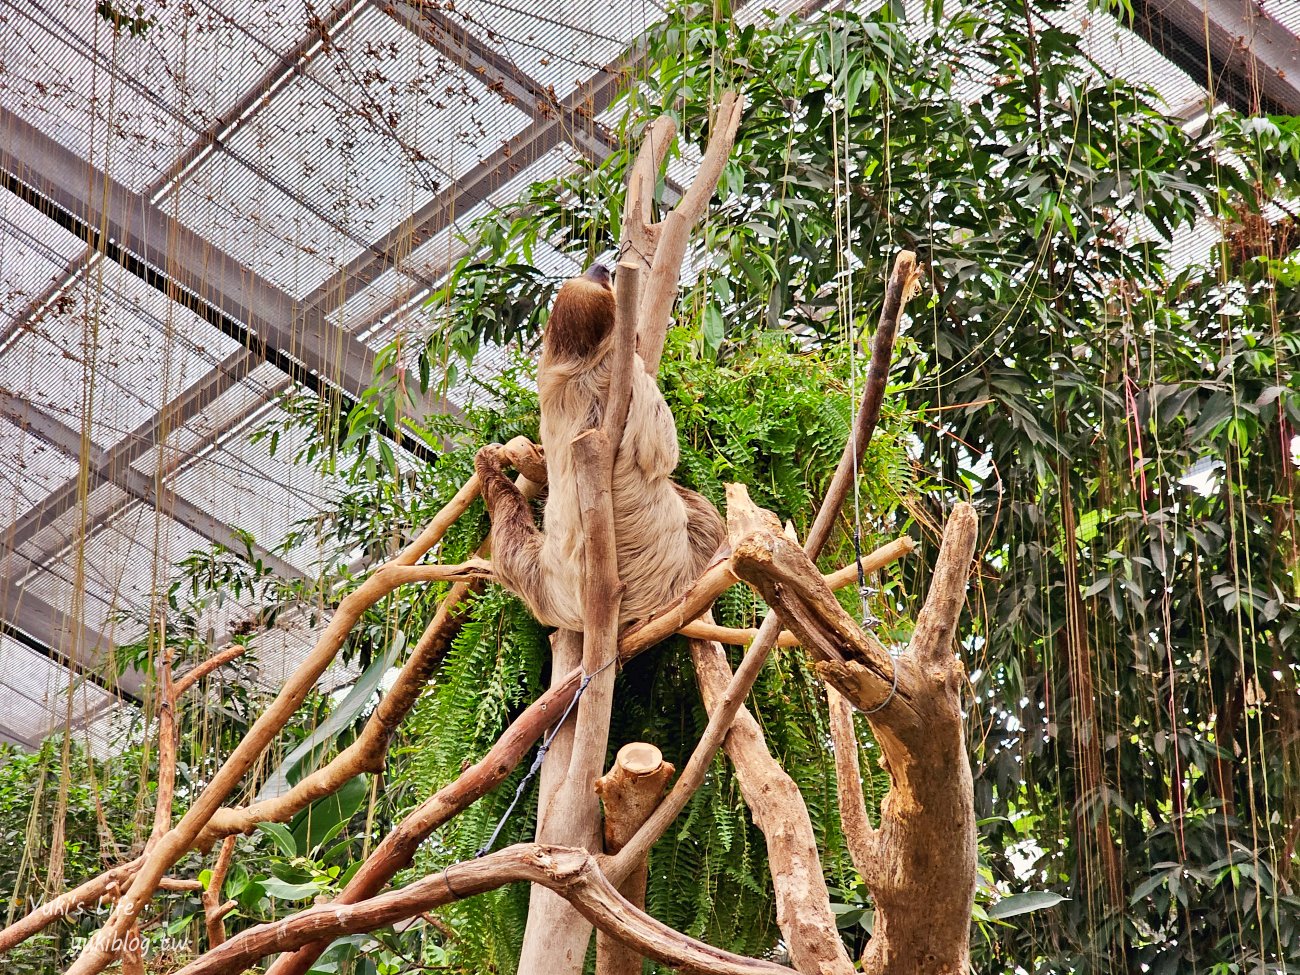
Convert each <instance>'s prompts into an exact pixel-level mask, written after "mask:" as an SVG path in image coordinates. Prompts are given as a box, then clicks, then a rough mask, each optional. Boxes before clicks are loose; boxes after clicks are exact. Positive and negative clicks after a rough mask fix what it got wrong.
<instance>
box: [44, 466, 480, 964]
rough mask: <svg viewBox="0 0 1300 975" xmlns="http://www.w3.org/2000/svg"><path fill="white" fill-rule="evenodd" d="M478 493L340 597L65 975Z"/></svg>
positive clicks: (150, 890) (102, 943) (122, 932)
mask: <svg viewBox="0 0 1300 975" xmlns="http://www.w3.org/2000/svg"><path fill="white" fill-rule="evenodd" d="M477 494H478V484H477V479H476V478H471V479H470V480H469V481H468V482H466V484H465V485H464V486H463V487H462V488H461V489H460V490H459V491H458V492H457V493H456V495H455V497H453V498H452V500H451V501H450V502H448V504H447V505H445V506H444V507H443V508H442V510H441V511H439V512H438V514H437V515H436V516H435V517H434V518H433V520H432V521H431V522H430V523H429V525H428V526H427V527H426V528H425V529H424V531H422V532H421V533H420V535H419V537H417V538H416V539H415V540H414V541H413V542H411V543H410V544H409V545H407V546H406V548H404V549H403V550H402V552H401V553H399V554H398V555H397V556H396V557H395V558H393V559H392V560H391V561H390V562H388V563H385V564H384V565H382V566H380V567H379V568H378V569H377V570H376V571H375V572H373V573H372V574H371V575H370V576H369V577H368V578H367V579H366V581H365V582H363V583H362V584H361V585H360V586H359V587H358V588H357V589H355V590H354V591H353V592H351V593H349V594H348V595H347V596H345V597H344V598H343V600H342V601H341V602H340V603H339V606H338V608H337V609H336V610H335V613H334V616H333V618H332V619H331V620H330V623H329V625H328V626H327V627H326V628H325V631H324V632H323V633H322V634H321V636H320V638H319V639H318V640H317V643H316V645H315V647H313V648H312V651H311V652H310V653H309V654H308V655H307V658H306V660H304V661H303V663H302V664H301V665H300V666H299V668H298V670H297V671H295V673H294V674H293V676H292V677H290V678H289V680H288V681H286V683H285V685H284V687H283V688H281V690H280V693H279V694H278V695H277V696H276V698H275V700H274V701H273V702H272V703H271V705H270V706H269V707H268V708H267V709H266V710H265V711H263V712H262V714H261V715H260V716H259V717H258V719H257V720H256V721H255V722H254V723H253V727H252V728H250V729H249V731H248V733H247V734H246V735H245V736H244V738H243V739H242V740H241V741H240V743H239V744H238V745H237V746H236V747H235V749H234V751H233V752H231V754H230V755H229V757H227V759H226V760H225V762H223V763H222V765H221V767H220V768H218V770H217V771H216V773H215V774H214V775H213V776H212V779H211V780H210V781H209V782H208V784H207V786H206V787H205V788H204V790H203V791H202V792H201V793H200V794H199V796H198V798H197V799H196V800H195V801H194V804H193V805H192V806H191V807H190V808H189V810H188V811H187V812H186V813H185V815H184V816H182V817H181V819H180V820H179V821H178V822H177V823H176V824H175V825H174V826H172V827H171V828H170V829H169V830H167V831H166V832H165V833H163V834H162V835H161V836H159V837H157V838H156V842H155V843H154V844H153V845H152V847H151V849H150V850H149V851H148V852H147V853H146V854H145V856H144V863H143V864H141V865H140V867H139V869H138V870H137V871H136V873H135V875H134V877H133V879H132V880H131V886H130V888H129V889H128V890H127V892H126V894H125V896H123V897H121V898H119V899H118V901H117V904H116V905H115V906H114V909H113V912H112V914H111V915H110V916H109V919H108V921H107V922H106V923H105V924H104V927H103V928H101V929H100V931H98V932H96V933H95V934H93V935H91V937H90V938H88V939H87V941H86V945H85V947H84V948H83V950H82V952H81V954H80V955H79V956H78V957H77V959H76V960H75V961H74V962H73V963H72V966H71V967H70V968H69V969H68V975H96V973H98V972H101V971H103V969H104V968H105V967H106V966H107V965H108V964H109V963H110V962H112V961H113V959H114V957H115V954H116V953H115V951H114V948H113V946H114V945H116V944H121V943H122V942H123V940H124V939H125V938H126V936H127V934H128V932H129V931H130V930H131V928H132V926H133V925H134V924H135V922H136V919H137V918H138V917H139V914H140V912H141V911H142V910H143V909H144V906H145V904H147V903H148V902H149V901H150V900H151V899H152V898H153V895H154V892H155V891H156V890H157V888H158V882H159V881H160V880H161V879H162V877H163V875H164V874H166V872H167V871H168V870H170V869H171V868H172V867H173V866H174V865H175V864H176V863H177V862H178V861H179V860H180V858H181V857H182V856H184V855H185V854H186V853H187V852H188V851H189V850H190V849H191V848H192V847H193V846H194V843H195V840H196V839H197V838H198V837H199V834H200V833H201V832H202V831H203V829H204V827H205V826H206V825H207V824H208V822H209V820H211V818H212V817H213V816H214V815H215V814H216V812H217V810H218V809H220V808H221V804H222V803H223V802H225V800H226V798H227V797H228V796H229V795H230V793H231V792H233V791H234V789H235V787H236V786H237V785H238V784H239V782H240V780H242V779H243V777H244V775H245V774H246V773H247V772H248V770H249V769H250V768H252V766H253V764H254V763H255V762H256V761H257V759H258V758H259V757H260V756H261V754H262V752H263V751H264V750H265V749H266V747H267V746H268V745H269V744H270V743H271V741H272V740H273V739H274V738H275V736H276V735H277V734H279V732H280V731H281V729H283V728H284V725H285V724H286V723H287V722H288V720H289V718H290V717H291V716H292V715H293V713H294V711H296V710H297V709H298V707H299V706H300V705H301V704H302V702H303V700H304V699H305V698H306V696H307V694H308V692H310V690H311V688H312V687H313V686H315V684H316V681H317V680H318V679H319V678H320V676H321V674H323V673H324V672H325V668H326V667H328V666H329V665H330V663H331V662H333V660H334V657H335V655H336V654H337V653H338V650H339V648H340V647H341V646H342V645H343V642H344V640H346V639H347V636H348V634H349V633H350V632H351V630H352V627H353V626H354V625H355V624H356V622H357V620H358V619H360V617H361V614H362V613H363V612H365V611H366V610H367V609H369V608H370V606H372V605H374V603H375V602H377V601H378V600H379V599H380V598H382V597H383V596H385V595H387V594H388V593H389V592H392V591H393V590H394V589H396V588H397V586H399V585H400V584H401V582H402V580H401V578H400V570H402V569H405V568H408V567H412V566H414V565H415V564H416V562H418V561H419V560H420V559H421V558H423V557H424V555H425V554H426V553H427V552H428V551H429V550H430V549H431V548H432V547H433V546H434V545H436V544H437V543H438V542H439V541H440V540H441V538H442V536H443V534H445V533H446V531H447V529H448V528H449V527H450V526H451V525H452V523H453V522H454V521H455V520H456V519H457V518H458V517H460V515H461V514H463V513H464V511H465V510H466V509H467V508H468V507H469V505H470V504H471V503H472V501H473V499H474V498H475V497H476V496H477ZM395 570H396V576H397V577H395Z"/></svg>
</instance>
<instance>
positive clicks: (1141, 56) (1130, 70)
mask: <svg viewBox="0 0 1300 975" xmlns="http://www.w3.org/2000/svg"><path fill="white" fill-rule="evenodd" d="M1048 19H1051V20H1055V21H1056V22H1058V23H1060V24H1063V25H1065V26H1066V27H1068V28H1069V29H1070V30H1073V31H1077V32H1078V33H1079V35H1080V36H1081V37H1082V43H1081V44H1080V47H1081V49H1082V50H1083V51H1084V53H1086V54H1087V55H1088V56H1089V57H1091V58H1092V59H1093V60H1095V61H1096V62H1097V64H1098V66H1099V67H1100V69H1101V73H1102V74H1103V75H1104V76H1109V77H1114V78H1123V79H1124V80H1125V81H1129V82H1135V83H1140V84H1146V85H1149V86H1150V87H1152V88H1154V89H1155V90H1156V91H1157V92H1159V93H1160V97H1161V99H1162V100H1163V101H1164V103H1165V108H1166V110H1168V111H1171V112H1174V111H1179V110H1181V109H1182V108H1184V107H1185V106H1186V105H1188V104H1189V103H1194V102H1196V101H1198V100H1204V98H1205V88H1204V86H1203V85H1200V84H1198V83H1197V82H1195V81H1193V80H1192V79H1191V78H1190V77H1189V76H1188V74H1187V72H1185V71H1183V70H1182V69H1181V68H1178V67H1176V66H1175V65H1174V64H1173V63H1172V62H1171V61H1169V60H1168V59H1167V58H1166V57H1165V56H1164V55H1162V54H1160V53H1159V52H1158V51H1157V50H1156V49H1155V48H1153V47H1152V46H1151V45H1150V44H1148V43H1147V42H1146V41H1145V40H1143V39H1142V38H1141V37H1139V36H1138V35H1137V34H1135V33H1133V31H1131V30H1129V29H1128V28H1127V27H1124V26H1123V25H1121V24H1120V22H1119V21H1118V20H1116V19H1115V18H1114V17H1112V16H1109V15H1108V14H1105V13H1099V12H1098V11H1096V10H1092V9H1090V8H1089V4H1088V3H1087V2H1086V0H1079V2H1077V3H1075V4H1074V5H1072V6H1071V7H1070V8H1068V9H1067V10H1066V11H1063V12H1062V13H1061V14H1059V15H1053V16H1051V17H1049V18H1048Z"/></svg>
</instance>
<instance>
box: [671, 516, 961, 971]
mask: <svg viewBox="0 0 1300 975" xmlns="http://www.w3.org/2000/svg"><path fill="white" fill-rule="evenodd" d="M736 500H737V502H739V500H740V498H739V497H737V498H736ZM976 529H977V521H976V518H975V512H974V510H973V509H972V508H971V507H970V506H969V505H958V506H957V508H956V509H954V511H953V513H952V516H951V518H950V519H949V522H948V527H947V529H946V530H945V532H944V541H943V547H942V549H941V551H940V553H939V561H938V564H937V565H936V567H935V573H934V578H933V581H932V584H931V588H930V593H929V596H928V598H927V599H926V603H925V608H924V609H923V610H922V611H921V615H920V617H919V618H918V619H917V624H916V629H915V630H914V631H913V635H912V642H911V646H910V647H909V649H908V652H907V653H905V654H903V655H902V656H900V657H898V658H897V659H893V658H891V657H890V656H889V655H888V654H887V653H886V652H885V650H884V648H883V647H881V645H880V643H879V642H878V641H877V640H876V639H875V638H874V637H873V636H871V635H870V634H868V633H864V632H863V631H862V629H861V628H860V627H859V626H858V625H857V623H856V622H855V621H854V620H853V619H852V617H850V616H849V615H848V613H846V612H845V611H844V609H843V608H842V607H841V606H840V605H839V603H838V602H837V601H836V600H835V597H834V595H833V594H832V593H831V591H830V589H829V588H828V587H827V586H826V583H825V581H824V580H823V578H822V576H821V575H820V574H819V573H818V571H817V568H816V566H814V565H813V564H812V562H811V561H809V559H808V557H807V556H806V555H805V554H804V552H803V550H802V549H800V548H799V546H797V545H795V544H794V543H793V542H791V541H790V540H789V539H787V538H785V537H784V536H782V535H778V534H775V533H770V534H768V535H767V537H766V538H762V537H760V536H755V537H754V538H753V539H749V540H746V542H745V543H744V544H743V545H739V546H737V550H736V554H735V559H734V561H735V567H736V574H737V575H739V576H740V577H741V578H742V579H744V580H746V581H747V582H749V583H751V584H752V585H753V586H754V587H755V588H756V589H757V590H758V591H759V593H761V594H762V596H763V598H764V599H766V600H767V601H768V603H769V604H770V605H771V606H773V607H774V608H775V609H776V612H777V614H778V615H779V616H780V617H781V618H782V619H783V620H784V622H785V624H786V625H787V626H788V627H789V628H790V629H791V630H792V631H793V632H794V633H795V634H796V635H798V636H799V638H800V640H801V642H802V643H803V645H804V646H805V647H806V648H807V649H808V652H809V653H810V655H811V656H812V657H813V661H814V667H815V668H816V670H817V672H818V674H820V675H821V676H822V678H823V679H824V680H825V681H826V682H827V683H828V684H830V685H832V686H833V687H834V688H835V689H836V690H837V691H839V692H840V693H841V694H843V695H844V696H845V697H847V698H848V699H849V700H850V701H851V702H852V703H853V704H854V705H855V706H856V707H858V708H859V709H860V710H862V711H864V712H865V713H866V715H867V720H868V721H869V722H870V723H871V727H872V730H873V731H874V732H875V735H876V740H877V741H878V742H879V743H880V747H881V751H882V753H883V759H884V764H885V767H886V770H887V771H888V772H889V779H890V789H889V793H888V794H887V795H886V796H885V801H884V803H883V804H882V806H881V822H880V827H879V829H876V830H872V831H870V832H869V833H868V835H867V836H866V837H865V838H864V839H863V842H862V843H861V846H860V848H859V858H861V859H862V860H863V861H864V862H863V863H862V864H861V865H860V866H859V869H860V870H862V872H863V874H864V879H865V880H866V882H867V886H868V888H869V889H870V890H871V894H872V897H873V899H874V900H875V904H876V922H875V929H874V932H873V935H872V938H871V942H870V943H869V945H868V946H867V951H866V954H865V955H864V956H863V971H865V972H870V973H872V975H922V973H923V975H966V973H967V972H968V971H969V969H970V942H969V931H970V919H971V908H972V906H973V904H974V899H975V865H976V848H975V844H976V839H975V803H974V788H973V785H972V781H971V772H970V764H969V760H968V758H967V756H966V743H965V737H964V732H963V725H962V714H961V690H962V688H963V687H964V686H965V682H966V673H965V669H964V668H963V666H962V664H961V661H960V660H959V659H958V658H957V657H956V656H954V654H953V638H954V635H955V633H956V625H957V619H958V617H959V615H960V613H961V607H962V604H963V602H964V594H965V587H966V578H967V575H968V574H969V572H970V565H971V559H972V556H973V554H974V550H975V536H976ZM697 666H698V665H697ZM861 825H862V826H863V828H864V829H869V827H867V826H866V825H865V824H861ZM775 869H776V866H775V862H774V863H773V870H774V871H775Z"/></svg>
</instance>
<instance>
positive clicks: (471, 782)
mask: <svg viewBox="0 0 1300 975" xmlns="http://www.w3.org/2000/svg"><path fill="white" fill-rule="evenodd" d="M911 550H912V545H911V541H910V539H898V540H896V541H894V542H891V543H889V544H888V545H885V546H883V547H882V548H880V549H878V550H877V551H875V552H873V553H871V554H870V555H868V556H865V557H864V559H863V562H864V565H868V566H871V567H872V569H871V570H870V571H875V570H878V569H880V568H883V567H884V566H885V565H888V564H889V563H890V562H893V561H895V560H897V559H898V558H901V557H902V556H904V555H906V554H907V553H908V552H910V551H911ZM716 568H718V567H717V566H715V567H713V568H711V569H709V570H707V571H706V572H705V577H706V578H707V577H710V573H712V578H713V579H714V584H716V585H720V586H721V588H719V589H718V590H717V592H721V591H722V590H723V589H725V588H727V586H729V585H733V584H734V581H735V580H734V577H733V576H731V574H730V571H729V570H728V571H727V573H726V574H725V580H726V581H725V582H724V575H723V573H720V572H715V571H714V570H715V569H716ZM827 578H828V579H835V580H838V581H839V582H840V585H848V584H849V582H850V581H856V579H857V570H856V568H854V569H853V572H852V573H849V571H848V569H847V568H846V569H841V570H839V571H838V572H835V573H833V574H832V575H830V576H828V577H827ZM715 597H716V593H715V595H714V597H710V598H709V599H708V600H707V602H705V603H704V604H702V605H704V607H705V608H707V606H708V604H709V603H711V602H712V600H713V598H715ZM679 607H680V600H677V601H675V602H674V603H673V604H672V607H669V608H666V609H665V610H663V611H661V612H659V613H656V614H654V616H653V617H652V619H653V620H665V619H667V620H669V622H671V621H672V620H673V619H675V618H676V616H677V613H678V612H679V611H680V609H679ZM673 632H674V630H673V629H672V628H671V626H669V625H668V623H661V624H660V625H659V627H656V626H650V625H641V626H637V627H633V628H630V629H628V630H627V631H625V632H624V634H623V636H622V639H621V640H620V641H619V661H620V663H624V664H625V663H627V662H628V661H630V660H632V659H633V658H634V657H636V656H637V654H639V653H641V652H643V651H645V650H648V649H649V648H650V647H652V646H654V645H655V644H657V643H659V642H660V641H661V640H662V639H663V638H664V637H666V636H669V635H671V634H672V633H673ZM581 636H582V635H581V634H579V633H574V632H573V631H570V630H560V631H557V632H556V634H555V635H554V637H553V638H552V661H553V664H554V665H555V671H556V673H555V676H554V677H553V678H552V681H551V686H550V688H549V689H548V690H547V691H546V693H545V694H543V695H542V696H541V697H539V698H537V700H535V701H533V703H532V704H530V705H529V706H528V708H526V709H525V710H524V712H523V714H521V715H520V716H519V717H518V718H516V719H515V721H514V722H513V723H512V724H511V725H510V727H509V728H507V729H506V731H505V732H504V733H503V734H502V735H501V737H500V738H498V739H497V741H496V743H495V744H494V745H493V746H492V747H491V748H490V749H489V750H488V752H487V754H485V755H484V756H483V757H482V758H481V759H480V760H479V761H478V762H476V763H475V764H474V765H472V766H471V767H470V768H468V769H466V770H465V771H464V772H462V773H461V775H460V777H459V778H457V779H456V780H455V781H454V782H451V783H449V784H448V785H446V786H444V787H443V788H442V789H439V790H438V792H437V793H435V794H434V795H433V796H431V797H430V798H429V799H426V800H425V801H424V802H423V803H421V804H420V805H419V806H418V807H417V808H416V809H415V810H414V811H413V812H411V813H410V814H408V815H407V817H406V818H405V819H404V820H402V822H401V823H399V824H398V825H397V826H396V827H395V828H394V829H393V831H392V832H391V833H389V834H388V836H386V837H385V838H384V840H383V841H382V842H381V843H380V844H379V846H378V847H377V848H376V849H375V851H374V852H373V853H372V854H371V855H370V858H369V859H368V860H367V861H366V862H365V864H364V865H363V866H362V867H361V869H360V870H358V871H357V873H356V874H355V875H354V876H353V878H352V880H351V881H349V882H348V884H347V886H346V887H345V888H344V890H343V892H342V893H341V894H340V895H339V897H338V899H337V900H336V901H335V903H336V904H357V903H360V902H361V901H364V900H366V899H367V898H370V897H374V896H375V895H376V894H378V893H379V892H380V891H381V890H383V889H384V887H385V886H386V885H387V884H388V882H389V881H390V880H391V879H392V878H393V876H394V875H395V874H396V873H397V872H398V871H399V870H402V869H403V868H405V867H407V866H409V865H410V863H411V861H412V859H413V858H414V856H415V851H416V849H417V848H418V847H419V845H420V844H421V843H422V842H424V840H425V839H427V838H428V837H429V836H430V835H431V834H432V833H433V831H434V830H436V829H438V828H439V827H440V826H442V825H444V824H445V823H447V822H448V821H449V820H451V819H452V817H454V816H455V815H457V814H458V813H460V812H461V811H462V810H464V809H465V808H467V807H468V806H469V805H470V804H471V803H473V802H474V801H475V800H477V799H479V798H480V797H482V796H484V795H486V794H487V793H488V792H490V791H492V790H493V789H494V788H496V787H497V786H498V785H499V784H500V783H501V782H503V781H504V780H505V779H506V778H507V777H508V776H509V775H510V773H511V772H513V771H514V770H515V768H516V767H517V766H518V764H519V763H520V762H521V761H523V758H524V756H525V755H526V754H527V753H528V751H529V749H530V748H532V746H533V745H534V744H535V743H536V742H537V740H538V739H539V738H541V736H542V735H543V734H544V733H545V732H546V730H547V728H548V727H550V726H551V725H552V724H554V723H555V721H556V719H557V718H558V717H559V716H560V715H561V714H562V713H563V712H564V709H565V708H567V707H568V706H569V704H570V702H571V701H572V700H573V695H574V694H575V693H576V692H577V689H578V685H579V684H580V683H581V681H582V668H581V666H579V661H580V660H581V652H582V644H581ZM566 664H568V666H567V668H566V666H565V665H566ZM573 727H574V726H573V723H572V722H566V723H565V724H563V725H561V726H560V728H559V730H558V732H557V733H556V735H555V738H554V739H553V740H552V742H551V751H550V755H552V756H556V755H558V756H559V758H560V759H561V760H560V761H557V762H550V761H548V762H546V763H545V764H543V765H542V773H541V782H540V784H539V787H538V807H539V809H540V810H541V813H540V819H541V822H540V823H539V830H545V829H546V828H547V816H546V813H545V811H546V809H547V808H548V807H549V805H550V802H549V801H547V800H548V799H549V797H550V796H553V795H554V794H555V792H556V791H557V790H558V788H559V784H560V783H561V782H562V781H563V779H564V776H565V775H566V774H567V771H568V767H569V761H568V759H569V756H570V754H571V742H572V737H573ZM548 776H549V781H548ZM250 828H251V827H250ZM535 893H536V891H535ZM548 895H549V892H548ZM327 944H328V943H327V942H318V943H315V944H309V945H305V946H303V947H302V948H300V949H299V950H298V951H296V952H295V953H294V954H292V955H285V956H283V957H282V958H280V959H278V960H277V961H276V962H275V964H274V965H273V966H272V967H271V968H270V969H269V970H268V972H267V975H302V973H304V972H306V971H307V970H308V969H309V968H311V965H312V963H313V962H314V961H315V960H316V959H317V958H318V957H320V953H321V952H322V951H324V950H325V948H326V947H327Z"/></svg>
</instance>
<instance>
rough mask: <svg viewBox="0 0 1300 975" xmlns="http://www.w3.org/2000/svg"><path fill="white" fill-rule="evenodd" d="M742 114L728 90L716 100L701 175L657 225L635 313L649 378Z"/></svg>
mask: <svg viewBox="0 0 1300 975" xmlns="http://www.w3.org/2000/svg"><path fill="white" fill-rule="evenodd" d="M744 110H745V100H744V98H743V97H742V96H740V95H738V94H736V93H735V92H731V91H729V92H726V93H725V94H724V95H723V96H722V98H721V99H719V101H718V109H717V111H716V112H715V113H714V115H713V124H712V127H711V128H710V130H709V142H708V146H707V147H706V148H705V150H704V158H703V159H702V160H701V162H700V168H699V171H698V172H697V173H696V174H695V179H694V180H692V181H691V185H690V187H689V188H688V189H687V190H686V193H685V194H684V195H683V196H682V199H681V201H680V202H679V203H678V204H677V206H676V207H674V208H673V210H672V212H671V213H669V214H668V216H666V217H665V218H664V219H663V221H662V222H660V223H659V224H658V225H656V227H655V230H654V232H653V236H654V261H653V263H652V266H651V268H650V274H649V276H648V278H647V280H646V282H645V284H644V289H645V290H644V291H643V292H642V295H641V305H640V308H639V310H638V313H637V327H638V334H639V347H640V351H641V358H642V360H644V362H645V369H646V372H648V373H649V374H650V375H652V376H653V375H654V374H655V373H657V372H658V371H659V360H660V359H661V358H662V357H663V351H664V339H665V338H666V337H667V335H668V322H669V321H670V319H671V318H672V311H673V305H674V303H675V302H676V301H677V286H678V283H679V282H680V280H681V274H682V260H683V258H685V257H686V246H687V244H688V243H689V242H690V237H691V231H692V230H693V229H694V227H695V225H696V224H697V223H699V221H700V218H701V217H703V216H704V212H705V210H707V209H708V205H709V200H711V199H712V198H713V193H714V191H715V190H716V189H717V188H718V180H719V179H720V178H721V177H722V168H723V166H725V165H726V163H727V157H728V156H729V155H730V154H731V147H732V146H733V145H734V144H735V141H736V130H737V129H739V127H740V117H741V115H742V114H743V113H744ZM656 169H657V167H656ZM642 192H644V191H642Z"/></svg>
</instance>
